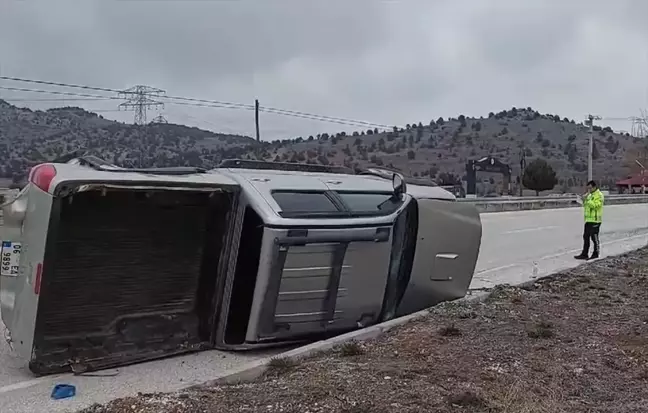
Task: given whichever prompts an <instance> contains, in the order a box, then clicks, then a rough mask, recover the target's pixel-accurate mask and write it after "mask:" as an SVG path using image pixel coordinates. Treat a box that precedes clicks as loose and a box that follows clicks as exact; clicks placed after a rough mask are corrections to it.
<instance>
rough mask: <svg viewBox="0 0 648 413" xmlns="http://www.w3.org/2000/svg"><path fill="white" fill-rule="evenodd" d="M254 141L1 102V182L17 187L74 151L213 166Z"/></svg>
mask: <svg viewBox="0 0 648 413" xmlns="http://www.w3.org/2000/svg"><path fill="white" fill-rule="evenodd" d="M250 143H254V140H253V139H252V138H250V137H246V136H236V135H227V134H220V133H214V132H209V131H205V130H202V129H198V128H191V127H187V126H184V125H175V124H153V125H148V126H137V125H129V124H124V123H120V122H115V121H111V120H107V119H104V118H103V117H101V116H99V115H97V114H95V113H91V112H87V111H85V110H83V109H81V108H75V107H65V108H56V109H50V110H47V111H32V110H30V109H26V108H18V107H15V106H12V105H10V104H8V103H7V102H5V101H2V100H0V177H1V178H10V179H13V180H14V181H19V180H20V179H21V178H22V177H23V176H24V174H25V173H26V171H27V170H28V169H29V167H30V166H31V165H33V164H35V163H39V162H43V161H47V160H52V159H54V158H56V157H57V156H59V155H61V154H63V153H66V152H70V151H73V150H76V149H80V148H85V149H88V150H90V151H91V152H93V153H94V154H96V155H98V156H100V157H102V158H104V159H106V160H108V161H110V162H114V163H116V164H119V165H123V166H154V165H155V166H178V165H191V166H205V165H206V166H214V165H217V164H218V163H219V162H220V161H221V159H223V158H231V157H238V156H242V154H244V153H245V152H247V149H244V148H245V147H246V146H247V145H249V144H250Z"/></svg>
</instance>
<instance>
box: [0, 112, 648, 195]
mask: <svg viewBox="0 0 648 413" xmlns="http://www.w3.org/2000/svg"><path fill="white" fill-rule="evenodd" d="M587 136H588V135H587V127H585V126H584V125H583V124H582V123H581V124H577V123H575V122H574V121H573V120H569V119H566V118H563V119H561V118H560V117H559V116H557V115H542V114H540V113H538V112H537V111H534V110H533V109H531V108H527V109H516V108H513V109H511V110H508V111H502V112H499V113H497V114H495V113H490V114H489V115H488V117H485V118H477V119H476V118H466V117H464V116H459V117H457V118H453V119H445V120H444V119H441V118H439V119H436V120H432V121H428V122H426V123H425V124H423V123H420V122H419V123H416V124H412V125H406V126H405V127H404V128H394V130H392V131H389V132H382V133H378V130H367V131H359V132H353V133H352V134H346V133H344V132H341V133H335V134H330V135H329V134H327V133H323V134H320V135H317V136H310V137H306V138H296V139H286V140H282V141H274V142H264V143H263V144H262V148H261V150H260V151H256V152H254V151H253V148H254V143H255V142H254V140H253V139H252V138H250V137H246V136H235V135H227V134H219V133H214V132H209V131H205V130H201V129H198V128H191V127H187V126H183V125H175V124H153V125H148V126H136V125H130V124H124V123H120V122H115V121H111V120H107V119H104V118H103V117H101V116H98V115H97V114H94V113H90V112H87V111H85V110H83V109H81V108H73V107H67V108H58V109H51V110H47V111H32V110H30V109H25V108H18V107H15V106H12V105H10V104H8V103H6V102H4V101H1V100H0V177H4V178H10V179H13V180H14V181H16V180H20V179H22V177H24V174H25V172H26V171H27V170H28V168H29V166H31V165H33V164H34V163H37V162H42V161H46V160H51V159H54V158H55V157H56V156H58V155H60V154H62V153H66V152H69V151H72V150H75V149H78V148H86V149H89V150H91V151H92V152H94V153H95V154H97V155H98V156H101V157H102V158H104V159H106V160H108V161H111V162H114V163H116V164H119V165H123V166H140V165H142V166H178V165H192V166H204V167H208V168H209V167H213V166H215V165H217V164H218V163H219V162H220V160H221V159H223V158H232V157H259V158H263V159H266V160H274V161H293V162H308V163H318V164H344V165H347V166H350V167H356V168H358V167H366V166H387V167H391V168H395V169H398V170H401V171H402V172H403V173H405V174H406V175H412V176H416V177H423V178H432V179H435V180H437V181H439V182H440V183H451V182H449V181H453V180H457V179H461V178H462V177H463V176H464V169H465V163H466V161H467V160H468V159H477V158H481V157H483V156H486V155H490V156H493V157H497V158H499V159H500V160H502V161H503V162H505V163H509V164H510V165H511V167H512V168H513V173H514V175H517V174H518V171H519V160H520V151H521V148H524V151H525V152H526V157H527V162H529V161H531V160H532V159H534V158H536V157H542V158H544V159H546V160H547V161H548V162H549V163H550V164H551V165H552V166H553V167H554V168H555V169H556V171H557V174H558V176H559V178H560V185H559V187H558V188H556V189H558V190H560V189H562V190H568V189H569V188H570V187H572V186H578V185H581V184H582V183H583V181H584V180H585V179H586V177H587V142H588V140H587ZM255 153H256V154H255ZM647 157H648V140H646V139H638V138H633V137H630V136H629V135H627V134H625V135H624V134H619V133H615V132H614V131H612V129H610V128H603V129H602V128H601V127H595V150H594V159H595V161H594V162H595V163H594V175H595V178H596V179H597V180H599V181H601V182H602V183H603V184H606V183H607V184H609V183H612V182H614V181H615V180H616V179H619V178H622V177H625V176H627V175H628V173H630V172H631V171H632V170H633V168H635V167H636V164H635V162H634V160H635V159H639V160H642V161H645V160H646V158H647ZM491 175H492V176H491ZM480 178H482V179H483V178H485V179H487V180H489V179H490V182H491V185H492V184H496V183H497V182H499V181H500V180H501V179H500V178H501V177H499V176H497V175H493V174H483V176H480ZM487 182H488V181H487ZM486 186H488V183H486ZM480 190H481V191H486V192H488V191H489V189H488V188H486V189H484V186H483V185H482V186H481V189H480Z"/></svg>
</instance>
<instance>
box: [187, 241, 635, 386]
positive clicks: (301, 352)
mask: <svg viewBox="0 0 648 413" xmlns="http://www.w3.org/2000/svg"><path fill="white" fill-rule="evenodd" d="M620 255H623V254H620ZM606 258H609V257H606ZM597 261H598V260H597ZM597 261H593V262H597ZM582 265H588V263H587V262H586V263H583V264H581V265H579V267H580V266H582ZM572 269H573V268H572ZM561 272H562V271H557V272H556V273H552V274H548V275H545V276H542V277H538V278H535V279H532V280H528V281H525V282H523V283H519V284H498V285H497V286H495V287H492V288H489V289H487V290H480V291H473V292H471V293H470V295H467V296H465V297H463V298H459V299H456V300H453V301H447V303H462V302H480V301H484V300H486V299H487V298H488V297H490V296H491V295H492V293H493V292H494V290H495V289H497V287H517V288H527V287H531V286H533V285H534V284H536V283H538V282H541V281H543V280H547V279H551V278H554V277H555V276H556V274H560V273H561ZM433 308H435V307H430V308H427V309H425V310H421V311H418V312H416V313H413V314H409V315H406V316H402V317H398V318H394V319H392V320H389V321H385V322H384V323H380V324H376V325H373V326H370V327H366V328H363V329H360V330H355V331H351V332H349V333H346V334H342V335H340V336H336V337H332V338H329V339H326V340H321V341H316V342H314V343H311V344H308V345H306V346H302V347H298V348H296V349H293V350H289V351H286V352H283V353H279V354H277V355H274V356H272V357H264V358H262V359H259V360H256V361H254V362H252V363H249V364H246V365H243V366H241V367H240V368H239V369H237V370H236V371H234V372H233V373H230V374H227V375H225V376H221V377H219V378H217V379H214V380H211V381H208V382H206V383H202V384H199V385H197V386H193V388H204V387H210V386H217V385H224V384H239V383H245V382H251V381H253V380H256V379H258V378H260V377H261V376H263V374H264V373H265V372H266V370H267V369H268V366H269V364H270V362H271V360H272V359H288V360H294V361H297V360H299V359H303V358H307V357H310V356H313V355H315V354H316V353H319V352H322V351H327V350H330V349H332V348H333V347H335V346H337V345H340V344H343V343H347V342H350V341H365V340H371V339H374V338H377V337H380V336H381V335H383V334H385V333H386V332H388V331H390V330H392V329H394V328H395V327H400V326H402V325H405V324H408V323H410V322H412V321H416V320H418V319H421V318H424V317H425V316H427V315H429V314H430V310H431V309H433Z"/></svg>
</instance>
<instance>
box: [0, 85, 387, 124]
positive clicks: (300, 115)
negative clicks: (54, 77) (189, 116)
mask: <svg viewBox="0 0 648 413" xmlns="http://www.w3.org/2000/svg"><path fill="white" fill-rule="evenodd" d="M0 80H8V81H14V82H24V83H34V84H41V85H48V86H59V87H67V88H78V89H85V90H93V91H98V92H111V93H117V94H120V93H123V92H124V91H120V90H117V89H110V88H103V87H95V86H87V85H78V84H71V83H60V82H50V81H45V80H35V79H25V78H17V77H11V76H0ZM157 97H158V98H162V99H168V100H178V101H183V102H191V103H201V104H206V105H209V106H207V107H222V108H230V109H246V110H254V109H255V106H254V105H252V104H246V103H236V102H223V101H218V100H209V99H197V98H188V97H184V96H157ZM169 103H171V102H169ZM212 105H213V106H212ZM201 106H202V105H201ZM259 111H261V112H265V113H271V114H275V115H281V116H290V117H296V118H302V119H310V120H316V121H321V122H330V123H337V124H342V125H349V126H366V127H377V128H380V129H390V128H393V126H394V125H385V124H380V123H374V122H367V121H362V120H355V119H347V118H340V117H333V116H325V115H318V114H314V113H308V112H301V111H293V110H287V109H280V108H275V107H270V106H259Z"/></svg>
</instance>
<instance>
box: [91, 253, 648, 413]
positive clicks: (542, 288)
mask: <svg viewBox="0 0 648 413" xmlns="http://www.w3.org/2000/svg"><path fill="white" fill-rule="evenodd" d="M646 303H648V247H646V248H643V249H641V250H638V251H634V252H632V253H628V254H624V255H620V256H616V257H611V258H607V259H603V260H600V261H596V262H592V263H589V264H586V265H583V266H581V267H578V268H576V269H573V270H569V271H566V272H563V273H560V274H557V275H554V276H550V277H547V278H543V279H540V280H538V281H536V282H535V283H534V284H533V285H530V286H528V287H522V288H520V287H508V286H504V287H497V288H495V289H494V290H493V291H492V294H491V295H490V296H489V297H488V298H487V299H486V300H482V301H479V302H478V301H472V302H470V301H460V302H451V303H445V304H442V305H439V306H437V307H435V308H433V309H431V311H430V314H429V316H428V317H426V318H424V319H421V320H417V321H414V322H411V323H409V324H407V325H404V326H402V327H400V328H397V329H395V330H392V331H391V332H389V333H388V334H386V335H384V336H382V337H379V338H377V339H375V340H372V341H368V342H362V343H359V342H350V343H346V344H343V345H340V346H339V347H337V348H335V349H333V350H332V351H329V352H326V353H320V354H318V355H316V356H314V357H312V358H308V359H303V360H297V361H294V360H286V359H281V358H278V359H273V361H272V362H271V363H270V365H269V367H268V370H267V371H266V373H265V375H264V376H263V377H260V378H259V379H258V380H256V381H254V382H251V383H241V384H235V385H222V386H201V387H198V388H193V389H191V390H186V391H183V392H179V393H172V394H146V395H144V394H140V395H138V396H135V397H130V398H125V399H119V400H116V401H113V402H111V403H109V404H107V405H104V406H93V407H91V408H88V409H86V410H83V411H82V412H83V413H125V412H129V413H134V412H138V413H162V412H164V413H189V412H191V413H194V412H266V413H270V412H283V413H292V412H294V413H297V412H299V413H302V412H311V413H314V412H340V413H342V412H344V413H364V412H367V413H369V412H371V413H383V412H385V413H386V412H441V413H446V412H462V413H463V412H469V413H477V412H487V413H531V412H533V413H560V412H569V413H578V412H583V413H584V412H609V413H615V412H618V413H634V412H637V413H638V412H645V411H646V406H648V305H647V304H646Z"/></svg>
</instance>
